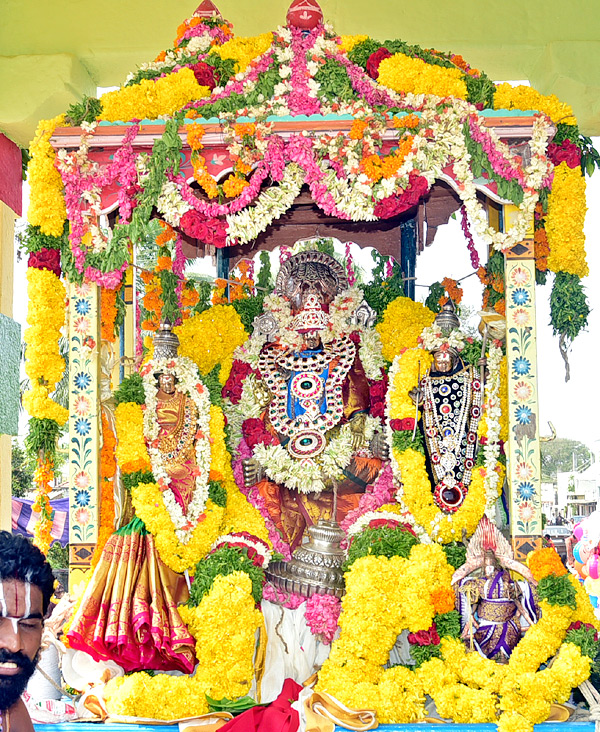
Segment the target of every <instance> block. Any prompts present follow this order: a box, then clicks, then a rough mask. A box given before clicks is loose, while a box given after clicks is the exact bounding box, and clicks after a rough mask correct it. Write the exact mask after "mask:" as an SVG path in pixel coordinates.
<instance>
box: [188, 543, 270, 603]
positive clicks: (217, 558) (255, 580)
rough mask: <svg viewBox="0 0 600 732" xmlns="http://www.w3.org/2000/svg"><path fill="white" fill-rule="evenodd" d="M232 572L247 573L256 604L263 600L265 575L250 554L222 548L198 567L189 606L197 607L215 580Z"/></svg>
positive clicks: (231, 548)
mask: <svg viewBox="0 0 600 732" xmlns="http://www.w3.org/2000/svg"><path fill="white" fill-rule="evenodd" d="M232 572H246V574H247V575H248V576H249V577H250V580H251V582H252V597H253V598H254V602H256V604H258V603H260V601H261V599H262V588H263V584H264V581H265V573H264V571H263V570H262V568H261V567H257V566H256V565H255V564H254V563H253V562H252V560H250V559H248V552H247V551H246V550H245V549H240V548H238V547H231V546H222V547H220V548H219V549H216V550H215V551H214V552H211V553H210V554H207V555H206V556H205V557H204V558H203V559H201V560H200V561H199V562H198V564H197V565H196V570H195V573H194V581H193V582H192V587H191V589H190V599H189V600H188V603H187V604H188V605H189V606H190V607H196V606H197V605H199V604H200V601H201V600H202V598H203V597H204V595H206V594H208V592H209V590H210V588H211V587H212V584H213V582H214V581H215V578H216V577H218V576H219V575H222V576H224V577H226V576H227V575H228V574H232Z"/></svg>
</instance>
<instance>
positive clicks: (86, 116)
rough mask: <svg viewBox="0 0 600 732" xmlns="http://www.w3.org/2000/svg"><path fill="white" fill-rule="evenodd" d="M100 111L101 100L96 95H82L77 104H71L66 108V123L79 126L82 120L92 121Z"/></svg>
mask: <svg viewBox="0 0 600 732" xmlns="http://www.w3.org/2000/svg"><path fill="white" fill-rule="evenodd" d="M101 113H102V102H101V101H100V100H99V99H96V97H88V96H86V95H84V96H83V99H82V100H81V101H80V102H79V103H78V104H71V106H70V107H69V109H68V110H67V123H68V124H69V125H70V126H72V127H79V125H80V124H81V123H82V122H94V121H95V120H96V119H98V117H99V116H100V114H101Z"/></svg>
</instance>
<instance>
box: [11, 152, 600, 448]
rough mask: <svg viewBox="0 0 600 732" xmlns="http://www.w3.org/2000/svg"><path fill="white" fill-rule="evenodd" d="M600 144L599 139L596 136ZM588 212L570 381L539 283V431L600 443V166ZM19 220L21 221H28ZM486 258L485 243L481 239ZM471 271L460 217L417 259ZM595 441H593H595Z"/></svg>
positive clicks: (443, 271) (17, 298)
mask: <svg viewBox="0 0 600 732" xmlns="http://www.w3.org/2000/svg"><path fill="white" fill-rule="evenodd" d="M593 141H594V144H595V146H596V148H597V149H600V138H594V140H593ZM587 184H588V186H587V206H588V211H587V216H586V222H585V233H586V251H587V257H588V264H589V268H590V273H591V274H590V275H589V277H587V278H586V279H585V280H584V285H585V286H586V292H587V296H588V300H589V304H590V307H591V311H592V312H591V314H590V318H589V322H588V328H587V331H585V332H583V333H580V335H579V336H578V337H577V339H576V340H575V342H574V344H573V346H572V349H571V352H570V354H569V362H570V365H571V379H570V381H569V382H568V383H565V369H564V362H563V360H562V357H561V355H560V352H559V350H558V338H557V337H554V336H553V335H552V328H551V326H550V325H549V323H550V307H549V299H550V291H551V284H550V281H551V279H550V278H548V280H549V281H548V284H546V285H545V286H541V287H540V286H538V287H537V288H536V301H537V334H538V342H537V346H538V348H537V352H538V374H539V405H540V421H539V424H540V432H541V434H542V435H549V434H550V427H549V426H548V422H552V424H553V425H554V427H555V429H556V432H557V435H558V437H566V438H571V439H576V440H580V441H581V442H583V443H585V444H586V445H588V447H592V448H593V447H596V448H599V447H600V371H599V370H597V369H598V362H599V359H600V347H599V345H598V338H599V336H600V248H599V247H598V246H597V239H598V236H599V232H600V207H598V205H597V202H598V201H599V200H600V171H597V172H596V174H595V175H594V176H593V177H592V178H591V179H590V178H587ZM27 198H28V188H27V186H24V199H25V200H24V206H23V211H24V213H26V211H27ZM23 225H24V222H23V221H22V220H20V221H19V222H18V223H17V226H23ZM476 244H477V245H478V251H479V254H480V257H481V258H482V261H485V259H484V247H482V246H481V245H480V243H478V242H477V240H476ZM26 269H27V262H26V258H24V259H22V261H21V262H17V261H16V262H15V279H14V303H13V317H14V319H15V320H17V321H18V322H19V323H21V328H22V332H23V331H24V329H25V328H26V327H27V324H26V321H27V294H26V280H25V272H26ZM471 272H472V267H471V265H470V262H469V254H468V251H467V247H466V242H465V239H464V236H463V234H462V231H461V228H460V222H459V220H458V219H457V220H451V221H450V222H449V223H448V224H447V225H446V226H442V227H440V228H439V229H438V232H437V236H436V239H435V241H434V242H433V244H432V245H431V247H429V248H427V249H426V250H425V251H424V252H423V253H422V254H421V255H420V256H419V257H418V260H417V285H430V284H431V283H433V282H435V281H441V280H442V279H443V278H444V277H446V276H447V277H452V278H454V279H460V278H462V277H465V276H466V275H468V274H469V273H471ZM462 286H463V288H464V297H463V303H464V304H465V305H467V306H469V307H470V308H472V309H473V310H474V311H478V310H479V309H480V307H481V285H480V283H479V280H478V279H477V277H475V276H472V277H469V278H468V279H465V280H464V282H463V283H462ZM426 295H427V289H426V288H425V287H417V293H416V299H418V300H423V299H424V298H425V297H426ZM26 429H27V428H26V418H25V416H24V415H23V417H22V418H21V420H20V424H19V439H20V440H22V439H23V438H24V437H25V434H26ZM595 442H596V445H595V446H594V443H595Z"/></svg>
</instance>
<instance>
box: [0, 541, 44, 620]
mask: <svg viewBox="0 0 600 732" xmlns="http://www.w3.org/2000/svg"><path fill="white" fill-rule="evenodd" d="M7 579H16V580H19V581H20V582H30V583H31V584H32V585H36V587H39V588H40V590H41V591H42V598H43V603H44V607H43V610H44V615H45V614H46V611H47V610H48V605H49V604H50V598H51V597H52V592H53V591H54V575H53V574H52V568H51V567H50V565H49V564H48V562H47V560H46V557H45V556H44V555H43V554H42V552H41V551H40V550H39V549H38V548H37V546H34V545H33V544H32V543H31V542H30V541H29V539H26V538H25V537H24V536H20V535H19V534H14V535H13V534H10V533H9V532H8V531H0V582H2V581H4V580H7Z"/></svg>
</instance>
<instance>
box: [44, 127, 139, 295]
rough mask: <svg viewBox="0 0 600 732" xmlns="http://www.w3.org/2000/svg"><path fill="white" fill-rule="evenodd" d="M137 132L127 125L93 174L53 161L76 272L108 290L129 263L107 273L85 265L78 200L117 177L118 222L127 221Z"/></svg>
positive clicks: (114, 285) (84, 228) (133, 178)
mask: <svg viewBox="0 0 600 732" xmlns="http://www.w3.org/2000/svg"><path fill="white" fill-rule="evenodd" d="M138 132H139V124H133V125H131V127H129V129H128V130H127V132H126V133H125V137H124V138H123V145H122V146H121V147H120V148H119V149H118V150H117V152H116V153H115V155H114V158H113V160H112V162H111V163H109V165H107V166H106V168H105V169H104V170H102V171H100V172H98V173H96V174H93V175H90V174H87V175H85V174H82V172H81V170H80V169H79V168H78V167H77V166H76V165H72V166H70V165H67V164H61V163H60V161H57V169H58V171H59V172H60V175H61V178H62V181H63V185H64V187H65V205H66V209H67V216H68V219H69V222H70V224H71V227H70V233H69V242H70V244H71V251H72V253H73V257H74V260H75V267H76V268H77V271H78V272H80V273H82V274H84V276H85V278H86V279H87V280H89V281H91V282H96V283H97V284H98V285H101V286H102V287H105V288H107V289H109V290H114V289H115V288H117V287H118V286H119V284H120V283H121V280H122V278H123V274H124V272H125V271H126V269H127V267H128V265H129V263H128V261H127V260H125V261H124V262H123V264H122V265H121V267H119V268H117V269H115V270H113V271H111V272H101V271H100V270H99V269H97V268H96V267H91V266H89V265H88V266H87V267H86V260H87V256H88V252H87V250H85V249H84V248H83V247H82V245H81V240H82V238H83V236H84V234H85V233H86V230H87V227H86V224H85V221H84V216H83V207H82V201H85V197H84V193H85V192H86V191H90V190H94V189H96V190H97V189H100V190H101V189H102V188H105V187H106V186H108V185H110V184H111V183H113V182H114V181H115V180H117V181H118V183H119V186H120V187H119V192H118V200H119V211H120V222H121V223H127V221H129V218H130V216H131V212H132V210H133V207H134V204H133V202H132V199H131V197H130V195H129V193H128V191H129V189H130V187H131V186H132V185H133V183H134V181H135V180H137V171H136V169H135V159H136V154H135V153H134V151H133V146H132V143H133V140H134V139H135V138H136V136H137V134H138ZM71 157H72V159H74V157H75V156H74V155H72V156H71ZM109 249H110V244H109V245H108V248H107V255H108V250H109Z"/></svg>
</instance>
